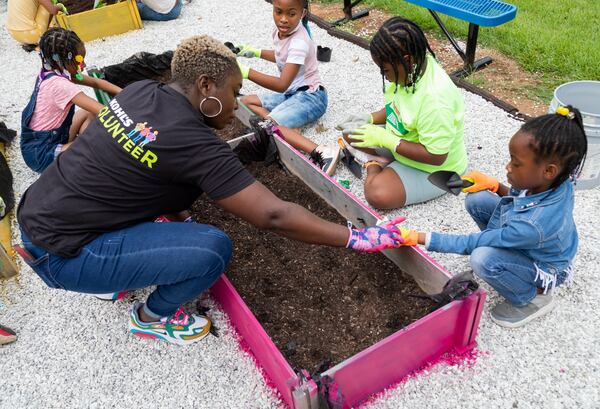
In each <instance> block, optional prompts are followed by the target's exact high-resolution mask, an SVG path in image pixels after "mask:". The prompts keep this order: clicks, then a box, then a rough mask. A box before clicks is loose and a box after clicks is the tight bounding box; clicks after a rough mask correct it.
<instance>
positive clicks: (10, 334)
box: [0, 325, 17, 345]
mask: <svg viewBox="0 0 600 409" xmlns="http://www.w3.org/2000/svg"><path fill="white" fill-rule="evenodd" d="M16 340H17V334H15V332H14V331H13V330H11V329H10V328H7V327H3V326H2V325H0V345H6V344H10V343H12V342H15V341H16Z"/></svg>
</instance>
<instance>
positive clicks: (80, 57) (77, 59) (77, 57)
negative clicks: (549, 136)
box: [75, 54, 558, 112]
mask: <svg viewBox="0 0 600 409" xmlns="http://www.w3.org/2000/svg"><path fill="white" fill-rule="evenodd" d="M75 61H77V62H83V55H79V54H77V55H76V56H75ZM557 112H558V111H557Z"/></svg>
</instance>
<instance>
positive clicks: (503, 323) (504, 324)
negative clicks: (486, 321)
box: [490, 301, 556, 328]
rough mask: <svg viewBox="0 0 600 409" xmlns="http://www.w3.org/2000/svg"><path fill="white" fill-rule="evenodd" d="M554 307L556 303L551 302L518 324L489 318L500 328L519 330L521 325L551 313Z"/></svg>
mask: <svg viewBox="0 0 600 409" xmlns="http://www.w3.org/2000/svg"><path fill="white" fill-rule="evenodd" d="M554 307H556V301H552V302H551V303H550V304H548V305H544V306H543V307H542V308H540V309H539V310H538V311H536V312H535V313H534V314H531V315H530V316H528V317H527V318H525V319H523V320H521V321H518V322H510V321H503V320H501V319H498V318H495V317H494V315H493V314H490V317H491V318H492V321H494V322H495V323H496V324H498V325H500V326H501V327H504V328H519V327H522V326H523V325H525V324H527V323H529V322H530V321H533V320H534V319H536V318H539V317H543V316H544V315H546V314H548V313H549V312H552V310H553V309H554Z"/></svg>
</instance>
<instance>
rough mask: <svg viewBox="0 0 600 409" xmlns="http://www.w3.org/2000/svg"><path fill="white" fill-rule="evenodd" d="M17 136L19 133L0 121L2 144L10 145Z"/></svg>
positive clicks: (0, 139) (0, 140)
mask: <svg viewBox="0 0 600 409" xmlns="http://www.w3.org/2000/svg"><path fill="white" fill-rule="evenodd" d="M16 135H17V131H14V130H12V129H9V128H7V127H6V124H5V123H4V122H1V121H0V142H4V143H9V142H11V141H12V140H13V139H15V136H16Z"/></svg>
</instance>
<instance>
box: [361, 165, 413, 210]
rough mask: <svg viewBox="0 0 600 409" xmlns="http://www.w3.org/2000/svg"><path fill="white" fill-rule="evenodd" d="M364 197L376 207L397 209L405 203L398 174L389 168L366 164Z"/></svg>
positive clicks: (404, 193) (402, 186)
mask: <svg viewBox="0 0 600 409" xmlns="http://www.w3.org/2000/svg"><path fill="white" fill-rule="evenodd" d="M366 170H367V179H366V180H365V197H366V198H367V202H369V204H370V205H371V206H373V207H376V208H378V209H397V208H400V207H403V206H404V203H406V191H405V190H404V184H403V183H402V180H401V179H400V177H399V176H398V174H397V173H396V172H395V171H394V170H393V169H390V168H385V169H384V168H382V167H381V166H378V165H369V166H367V169H366Z"/></svg>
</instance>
